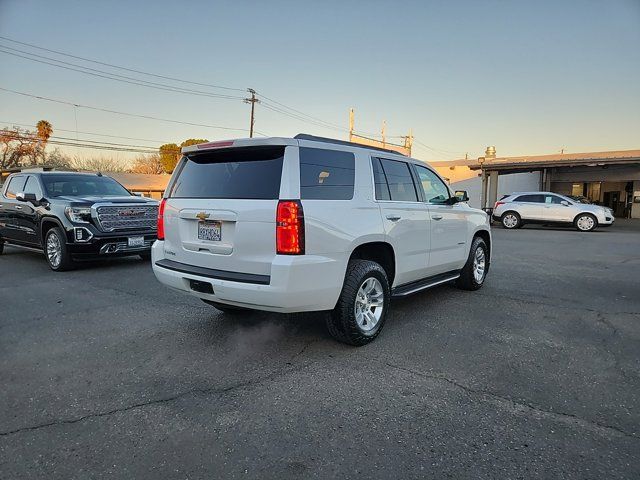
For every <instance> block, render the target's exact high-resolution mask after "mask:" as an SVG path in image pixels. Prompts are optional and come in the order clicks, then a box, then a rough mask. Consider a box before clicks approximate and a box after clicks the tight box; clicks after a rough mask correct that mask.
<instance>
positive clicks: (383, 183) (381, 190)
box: [371, 157, 391, 200]
mask: <svg viewBox="0 0 640 480" xmlns="http://www.w3.org/2000/svg"><path fill="white" fill-rule="evenodd" d="M371 165H372V166H373V181H374V183H375V186H376V200H391V194H390V193H389V185H387V178H386V177H385V176H384V171H383V170H382V165H380V159H379V158H375V157H373V158H372V159H371Z"/></svg>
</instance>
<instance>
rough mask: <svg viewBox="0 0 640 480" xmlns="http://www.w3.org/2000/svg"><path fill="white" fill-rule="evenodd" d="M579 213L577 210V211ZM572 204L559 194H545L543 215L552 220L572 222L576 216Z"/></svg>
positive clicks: (545, 218)
mask: <svg viewBox="0 0 640 480" xmlns="http://www.w3.org/2000/svg"><path fill="white" fill-rule="evenodd" d="M563 201H564V202H565V203H566V205H565V204H563V203H562V202H563ZM576 213H577V212H576ZM576 213H574V208H573V207H572V205H571V204H570V203H569V202H567V201H566V200H564V199H563V198H562V197H559V196H558V195H551V194H545V195H544V203H543V205H542V216H543V218H544V220H549V221H550V222H572V221H573V217H575V214H576Z"/></svg>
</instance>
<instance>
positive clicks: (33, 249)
mask: <svg viewBox="0 0 640 480" xmlns="http://www.w3.org/2000/svg"><path fill="white" fill-rule="evenodd" d="M4 244H5V245H8V246H9V247H16V248H22V249H23V250H29V251H30V252H36V253H44V251H43V250H42V248H36V247H27V246H25V245H19V244H17V243H11V242H9V241H7V240H4Z"/></svg>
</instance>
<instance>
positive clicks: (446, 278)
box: [391, 272, 460, 298]
mask: <svg viewBox="0 0 640 480" xmlns="http://www.w3.org/2000/svg"><path fill="white" fill-rule="evenodd" d="M459 277H460V272H447V273H442V274H440V275H435V276H433V277H429V278H425V279H423V280H418V281H417V282H411V283H408V284H406V285H401V286H399V287H396V288H394V289H393V290H391V297H392V298H402V297H406V296H408V295H411V294H413V293H417V292H420V291H422V290H427V289H428V288H433V287H436V286H438V285H442V284H443V283H447V282H451V281H453V280H456V279H457V278H459Z"/></svg>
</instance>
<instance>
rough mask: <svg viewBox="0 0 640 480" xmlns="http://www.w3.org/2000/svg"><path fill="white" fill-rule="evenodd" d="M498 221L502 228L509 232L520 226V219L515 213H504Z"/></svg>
mask: <svg viewBox="0 0 640 480" xmlns="http://www.w3.org/2000/svg"><path fill="white" fill-rule="evenodd" d="M500 221H501V222H502V226H503V227H504V228H507V229H509V230H512V229H514V228H520V227H521V226H522V219H521V218H520V215H518V214H517V213H516V212H505V213H504V214H503V215H502V218H501V219H500Z"/></svg>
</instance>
